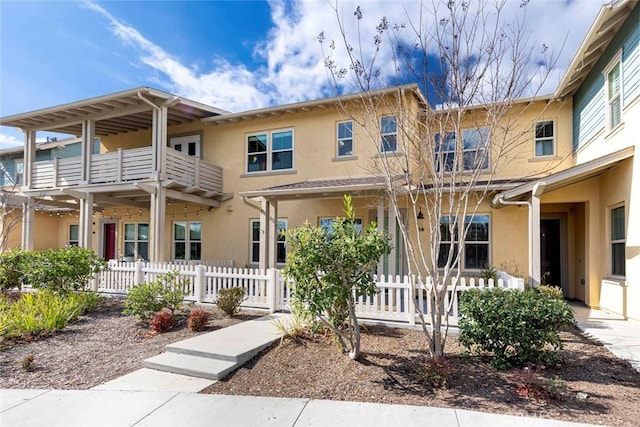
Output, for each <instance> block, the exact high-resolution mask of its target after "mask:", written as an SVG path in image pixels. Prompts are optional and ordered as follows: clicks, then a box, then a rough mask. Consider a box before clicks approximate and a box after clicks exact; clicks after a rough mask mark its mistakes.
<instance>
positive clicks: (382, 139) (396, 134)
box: [380, 114, 398, 154]
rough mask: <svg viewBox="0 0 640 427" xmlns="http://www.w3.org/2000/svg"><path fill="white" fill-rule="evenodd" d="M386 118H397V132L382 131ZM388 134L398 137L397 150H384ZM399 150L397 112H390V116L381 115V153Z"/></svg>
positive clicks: (396, 119)
mask: <svg viewBox="0 0 640 427" xmlns="http://www.w3.org/2000/svg"><path fill="white" fill-rule="evenodd" d="M386 118H393V119H395V122H396V131H395V132H386V133H383V132H382V120H384V119H386ZM388 135H395V137H396V149H395V150H383V148H384V142H383V141H384V137H385V136H388ZM397 152H398V116H396V115H395V114H390V115H388V116H382V117H380V153H381V154H385V153H397Z"/></svg>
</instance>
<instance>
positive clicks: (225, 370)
mask: <svg viewBox="0 0 640 427" xmlns="http://www.w3.org/2000/svg"><path fill="white" fill-rule="evenodd" d="M143 365H144V367H145V368H149V369H156V370H158V371H164V372H172V373H174V374H180V375H188V376H191V377H197V378H207V379H210V380H219V379H222V378H224V377H226V376H227V375H229V374H230V373H231V372H232V371H234V370H235V369H237V368H239V367H240V364H238V363H236V362H232V361H229V360H220V359H213V358H210V357H199V356H193V355H189V354H180V353H173V352H166V353H162V354H159V355H158V356H154V357H151V358H149V359H147V360H145V361H144V363H143Z"/></svg>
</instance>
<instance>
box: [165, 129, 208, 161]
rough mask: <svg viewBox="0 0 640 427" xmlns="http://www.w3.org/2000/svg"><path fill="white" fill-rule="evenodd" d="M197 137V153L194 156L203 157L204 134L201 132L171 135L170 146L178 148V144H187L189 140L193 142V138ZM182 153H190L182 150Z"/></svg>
mask: <svg viewBox="0 0 640 427" xmlns="http://www.w3.org/2000/svg"><path fill="white" fill-rule="evenodd" d="M194 137H195V138H196V139H197V140H196V141H195V142H196V154H195V155H194V157H199V158H202V135H201V134H199V133H194V134H189V135H179V136H170V137H169V147H171V148H173V149H174V150H175V149H176V148H175V147H176V144H185V143H187V142H193V141H192V140H193V138H194ZM180 152H181V153H182V154H186V155H188V153H185V152H182V151H180Z"/></svg>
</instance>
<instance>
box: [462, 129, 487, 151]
mask: <svg viewBox="0 0 640 427" xmlns="http://www.w3.org/2000/svg"><path fill="white" fill-rule="evenodd" d="M488 135H489V130H488V129H486V128H482V129H467V130H464V131H462V141H463V146H464V149H465V150H468V149H474V148H476V149H477V148H484V147H486V145H487V141H488V139H489V138H488Z"/></svg>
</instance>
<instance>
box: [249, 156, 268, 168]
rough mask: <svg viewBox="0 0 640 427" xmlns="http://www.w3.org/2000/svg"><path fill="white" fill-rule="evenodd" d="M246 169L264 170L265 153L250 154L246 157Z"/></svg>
mask: <svg viewBox="0 0 640 427" xmlns="http://www.w3.org/2000/svg"><path fill="white" fill-rule="evenodd" d="M247 170H248V171H249V172H257V171H266V170H267V155H266V154H250V155H249V157H248V159H247Z"/></svg>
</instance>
